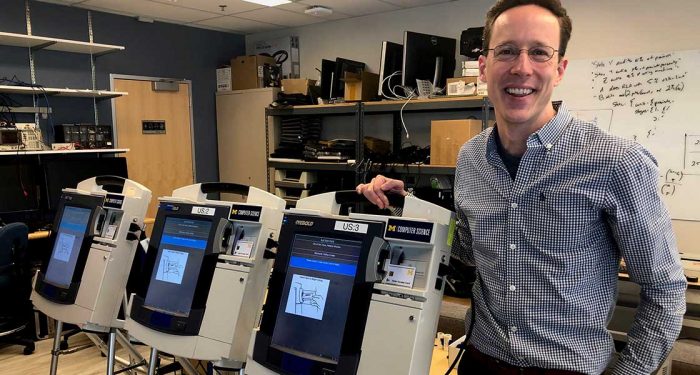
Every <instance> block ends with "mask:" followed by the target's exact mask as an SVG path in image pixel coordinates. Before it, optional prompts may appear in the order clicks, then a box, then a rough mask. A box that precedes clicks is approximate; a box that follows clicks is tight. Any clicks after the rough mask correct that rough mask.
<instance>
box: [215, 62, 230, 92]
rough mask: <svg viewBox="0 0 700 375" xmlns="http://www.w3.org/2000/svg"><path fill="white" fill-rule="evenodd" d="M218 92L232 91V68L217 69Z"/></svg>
mask: <svg viewBox="0 0 700 375" xmlns="http://www.w3.org/2000/svg"><path fill="white" fill-rule="evenodd" d="M216 91H231V67H230V66H224V67H221V68H218V69H216Z"/></svg>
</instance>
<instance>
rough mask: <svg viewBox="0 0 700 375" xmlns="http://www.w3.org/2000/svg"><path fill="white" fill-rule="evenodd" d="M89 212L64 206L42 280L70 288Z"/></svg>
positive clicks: (85, 209)
mask: <svg viewBox="0 0 700 375" xmlns="http://www.w3.org/2000/svg"><path fill="white" fill-rule="evenodd" d="M91 212H92V210H90V209H88V208H83V207H75V206H70V205H65V206H64V208H63V215H62V216H61V222H60V224H59V226H58V232H57V233H56V242H55V243H54V246H53V250H52V251H51V258H50V259H49V265H48V267H47V269H46V276H45V278H44V279H45V280H46V281H48V282H49V283H51V284H53V285H55V286H58V287H62V288H68V287H70V284H71V279H72V278H73V273H74V272H75V266H76V264H77V262H78V255H79V254H80V247H81V245H82V243H83V239H84V238H85V234H86V233H87V229H88V223H89V221H90V214H91Z"/></svg>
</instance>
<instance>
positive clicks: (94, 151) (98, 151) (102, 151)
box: [0, 148, 129, 157]
mask: <svg viewBox="0 0 700 375" xmlns="http://www.w3.org/2000/svg"><path fill="white" fill-rule="evenodd" d="M127 151H129V149H128V148H104V149H92V150H59V151H54V150H46V151H21V150H20V151H0V157H1V156H17V155H20V156H22V155H58V154H121V153H124V152H127Z"/></svg>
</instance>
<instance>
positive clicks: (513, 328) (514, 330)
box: [510, 326, 518, 333]
mask: <svg viewBox="0 0 700 375" xmlns="http://www.w3.org/2000/svg"><path fill="white" fill-rule="evenodd" d="M510 331H511V332H513V333H515V332H517V331H518V327H516V326H511V327H510Z"/></svg>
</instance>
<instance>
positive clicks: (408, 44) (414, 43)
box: [401, 31, 457, 88]
mask: <svg viewBox="0 0 700 375" xmlns="http://www.w3.org/2000/svg"><path fill="white" fill-rule="evenodd" d="M456 50H457V40H456V39H453V38H446V37H442V36H436V35H428V34H421V33H416V32H412V31H406V32H405V33H404V37H403V69H402V72H403V76H402V79H401V83H402V85H403V86H406V87H410V88H415V87H416V79H422V80H427V81H430V82H432V83H433V86H434V87H436V88H444V87H445V83H446V82H447V78H448V77H452V76H453V74H454V70H455V63H456V62H455V53H456Z"/></svg>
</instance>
